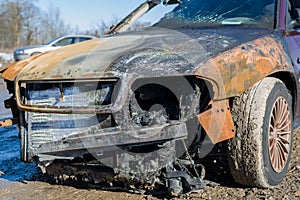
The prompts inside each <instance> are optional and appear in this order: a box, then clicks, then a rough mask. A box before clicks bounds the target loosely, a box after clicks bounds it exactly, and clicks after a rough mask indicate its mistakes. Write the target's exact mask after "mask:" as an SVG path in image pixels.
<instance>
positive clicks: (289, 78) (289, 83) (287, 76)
mask: <svg viewBox="0 0 300 200" xmlns="http://www.w3.org/2000/svg"><path fill="white" fill-rule="evenodd" d="M268 77H274V78H277V79H279V80H281V81H282V82H283V83H284V85H285V86H286V88H287V89H288V90H289V91H290V93H291V96H292V106H293V117H295V116H296V111H297V98H298V95H297V94H298V89H297V83H296V80H295V77H294V76H293V75H292V74H291V73H290V72H287V71H286V72H276V73H274V74H271V75H269V76H268Z"/></svg>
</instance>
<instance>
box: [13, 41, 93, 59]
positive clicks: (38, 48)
mask: <svg viewBox="0 0 300 200" xmlns="http://www.w3.org/2000/svg"><path fill="white" fill-rule="evenodd" d="M95 38H96V37H93V36H89V35H67V36H62V37H57V38H54V39H52V40H50V41H49V42H47V43H46V44H42V45H35V46H26V47H22V48H18V49H16V50H15V51H14V59H15V61H19V60H22V59H25V58H28V57H29V56H32V55H36V54H39V53H43V52H46V51H51V50H54V49H58V48H60V47H63V46H66V45H70V44H75V43H78V42H83V41H86V40H91V39H95Z"/></svg>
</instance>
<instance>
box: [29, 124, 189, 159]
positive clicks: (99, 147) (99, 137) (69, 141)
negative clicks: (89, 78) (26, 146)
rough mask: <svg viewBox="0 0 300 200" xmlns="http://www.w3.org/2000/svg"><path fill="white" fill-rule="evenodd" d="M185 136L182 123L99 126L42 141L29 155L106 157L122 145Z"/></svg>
mask: <svg viewBox="0 0 300 200" xmlns="http://www.w3.org/2000/svg"><path fill="white" fill-rule="evenodd" d="M187 135H188V132H187V127H186V123H185V122H174V123H167V124H163V125H156V126H152V127H142V128H139V129H136V130H122V129H120V128H109V129H98V130H95V131H94V132H92V133H91V132H85V133H80V134H78V135H73V136H70V137H67V138H63V139H61V140H59V141H54V142H48V143H45V144H42V145H41V146H40V147H39V148H37V149H35V150H34V151H33V152H29V154H30V155H31V156H38V157H39V161H40V162H44V161H52V160H54V159H73V158H75V157H80V156H83V155H85V154H87V153H91V154H93V153H95V152H97V154H99V152H101V155H103V156H106V153H107V154H111V152H112V151H114V150H116V151H117V150H120V149H121V147H122V146H126V145H130V146H143V145H149V144H159V143H163V142H166V141H174V140H181V139H186V138H187Z"/></svg>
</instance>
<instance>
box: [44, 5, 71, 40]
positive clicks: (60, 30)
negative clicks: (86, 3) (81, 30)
mask: <svg viewBox="0 0 300 200" xmlns="http://www.w3.org/2000/svg"><path fill="white" fill-rule="evenodd" d="M70 29H71V28H70V27H69V26H68V25H66V24H65V23H64V22H63V20H62V19H61V16H60V10H59V9H58V8H56V7H53V6H52V5H50V7H49V9H48V12H47V13H45V14H44V16H43V17H42V23H41V29H40V37H41V40H42V42H46V41H48V40H50V39H53V38H55V37H58V36H61V35H65V34H68V31H69V30H70Z"/></svg>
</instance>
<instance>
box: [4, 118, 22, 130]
mask: <svg viewBox="0 0 300 200" xmlns="http://www.w3.org/2000/svg"><path fill="white" fill-rule="evenodd" d="M19 123H20V119H19V118H14V119H6V120H3V121H0V128H3V127H8V126H12V125H14V124H19Z"/></svg>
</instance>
